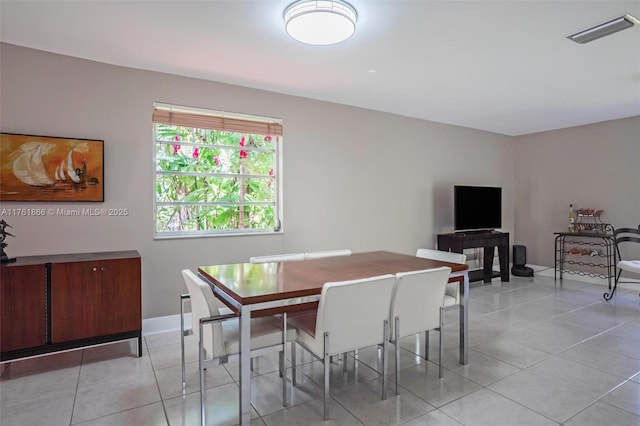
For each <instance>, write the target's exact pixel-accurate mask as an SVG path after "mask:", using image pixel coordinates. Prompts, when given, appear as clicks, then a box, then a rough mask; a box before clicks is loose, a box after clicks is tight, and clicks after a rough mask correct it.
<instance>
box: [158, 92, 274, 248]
mask: <svg viewBox="0 0 640 426" xmlns="http://www.w3.org/2000/svg"><path fill="white" fill-rule="evenodd" d="M158 110H170V111H179V112H181V113H189V114H193V115H203V116H211V117H219V118H223V119H229V120H239V121H243V120H244V121H248V122H251V121H253V120H255V121H256V122H258V123H275V124H277V125H278V126H280V129H282V120H281V119H278V118H272V117H266V116H256V115H249V114H239V113H232V112H227V111H217V110H212V109H203V108H195V107H187V106H180V105H173V104H164V103H158V102H154V103H153V111H154V119H152V123H151V124H152V126H151V127H152V129H151V130H152V149H153V161H152V173H153V175H152V185H153V191H152V194H153V239H154V240H165V239H182V238H203V237H232V236H258V235H278V234H283V233H284V227H283V222H284V220H283V210H284V208H283V207H284V204H283V175H282V169H283V160H282V148H283V136H282V131H281V130H280V134H279V135H277V136H275V137H273V140H272V143H273V153H274V161H273V168H274V173H273V175H274V177H273V178H274V185H275V186H276V187H275V190H274V197H275V200H274V202H273V209H274V222H275V226H274V228H273V229H265V228H260V229H251V228H241V229H236V228H234V229H224V230H197V231H168V232H161V231H159V230H158V207H159V206H162V205H178V204H185V205H189V206H195V205H201V206H210V205H220V206H233V205H237V206H241V205H244V206H247V205H248V206H251V205H260V203H256V204H252V203H251V202H249V203H243V202H216V201H213V202H200V203H195V202H179V201H176V202H161V201H158V194H157V189H156V186H157V184H158V182H159V180H158V177H159V176H167V175H169V176H171V175H177V176H187V175H190V176H218V177H220V176H228V177H237V176H239V175H238V174H232V173H231V174H229V173H206V172H171V171H159V170H158V163H157V162H158V157H157V150H158V145H159V144H167V143H168V142H167V141H162V140H158V138H157V137H156V124H158V123H162V122H163V121H156V120H155V112H157V111H158ZM164 124H169V123H164ZM175 125H177V126H181V127H191V128H194V129H204V127H197V126H184V125H181V124H175ZM208 130H223V129H215V128H209V129H208ZM228 131H232V130H228ZM234 133H238V134H242V135H249V134H262V133H248V132H245V133H243V132H237V131H234ZM265 135H266V134H265ZM179 145H181V146H198V147H204V146H207V147H212V146H215V145H208V144H202V145H201V144H197V143H193V142H184V141H180V142H179ZM222 147H223V148H224V149H234V148H231V147H229V146H224V145H223V146H222ZM237 149H238V150H241V149H243V150H246V151H254V152H268V151H271V150H269V149H264V148H252V147H246V148H244V147H239V148H237ZM244 176H245V177H247V178H251V177H252V176H251V175H244ZM267 204H268V205H271V204H272V203H270V202H269V203H267Z"/></svg>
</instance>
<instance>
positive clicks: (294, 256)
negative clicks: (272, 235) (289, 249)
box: [249, 253, 304, 263]
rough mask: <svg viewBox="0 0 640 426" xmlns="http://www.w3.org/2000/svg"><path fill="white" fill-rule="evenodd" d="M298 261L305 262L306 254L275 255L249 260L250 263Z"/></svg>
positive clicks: (255, 257)
mask: <svg viewBox="0 0 640 426" xmlns="http://www.w3.org/2000/svg"><path fill="white" fill-rule="evenodd" d="M297 260H304V253H287V254H273V255H268V256H254V257H251V258H249V262H251V263H269V262H291V261H297Z"/></svg>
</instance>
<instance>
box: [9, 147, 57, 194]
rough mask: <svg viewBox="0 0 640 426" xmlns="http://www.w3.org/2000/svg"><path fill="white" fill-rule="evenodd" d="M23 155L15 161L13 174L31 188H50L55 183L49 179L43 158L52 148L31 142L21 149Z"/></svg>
mask: <svg viewBox="0 0 640 426" xmlns="http://www.w3.org/2000/svg"><path fill="white" fill-rule="evenodd" d="M20 149H21V151H22V153H21V154H20V155H18V157H17V158H16V159H15V160H14V161H13V174H14V175H15V176H16V177H17V178H18V179H20V180H21V181H22V182H24V183H26V184H27V185H31V186H49V185H53V184H54V183H55V181H54V180H53V179H51V178H50V177H49V175H48V174H47V170H46V169H45V167H44V162H43V160H42V156H43V155H46V154H47V153H48V152H49V151H50V150H51V146H50V145H49V144H45V143H39V142H30V143H25V144H24V145H22V146H21V147H20Z"/></svg>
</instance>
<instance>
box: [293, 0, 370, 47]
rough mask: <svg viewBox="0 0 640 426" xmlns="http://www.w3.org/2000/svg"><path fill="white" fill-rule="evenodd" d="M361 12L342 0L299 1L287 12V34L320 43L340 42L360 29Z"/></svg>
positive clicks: (304, 40)
mask: <svg viewBox="0 0 640 426" xmlns="http://www.w3.org/2000/svg"><path fill="white" fill-rule="evenodd" d="M357 19H358V14H357V13H356V10H355V9H354V8H353V6H351V5H350V4H349V3H347V2H344V1H342V0H299V1H297V2H295V3H291V4H290V5H289V6H288V7H287V8H286V9H285V11H284V22H285V27H286V29H287V33H288V34H289V35H290V36H291V37H293V38H294V39H296V40H298V41H300V42H302V43H306V44H316V45H326V44H334V43H340V42H341V41H344V40H346V39H348V38H349V37H351V35H352V34H353V33H354V31H355V30H356V21H357Z"/></svg>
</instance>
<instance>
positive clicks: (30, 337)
mask: <svg viewBox="0 0 640 426" xmlns="http://www.w3.org/2000/svg"><path fill="white" fill-rule="evenodd" d="M1 270H2V282H1V286H2V293H1V295H2V302H1V303H2V305H1V307H2V327H1V332H2V336H1V343H2V345H1V346H0V356H1V357H0V359H1V360H2V361H5V360H9V359H15V358H21V357H25V356H32V355H40V354H44V353H49V352H55V351H59V350H65V349H73V348H79V347H83V346H88V345H92V344H99V343H107V342H112V341H116V340H123V339H131V338H137V339H138V356H141V355H142V304H141V259H140V255H139V254H138V252H137V251H121V252H105V253H83V254H65V255H52V256H28V257H23V258H18V261H17V262H15V263H12V264H8V265H2V267H1Z"/></svg>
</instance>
